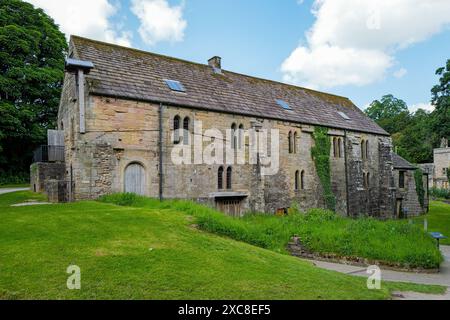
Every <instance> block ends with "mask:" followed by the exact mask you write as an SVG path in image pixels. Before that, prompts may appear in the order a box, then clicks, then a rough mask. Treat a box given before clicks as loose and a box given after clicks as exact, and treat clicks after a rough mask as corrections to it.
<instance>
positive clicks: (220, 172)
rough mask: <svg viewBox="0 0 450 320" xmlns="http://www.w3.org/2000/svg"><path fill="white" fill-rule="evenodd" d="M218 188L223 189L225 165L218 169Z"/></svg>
mask: <svg viewBox="0 0 450 320" xmlns="http://www.w3.org/2000/svg"><path fill="white" fill-rule="evenodd" d="M217 189H219V190H222V189H223V167H220V168H219V170H218V171H217Z"/></svg>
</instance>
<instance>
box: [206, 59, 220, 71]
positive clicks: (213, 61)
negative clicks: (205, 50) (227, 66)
mask: <svg viewBox="0 0 450 320" xmlns="http://www.w3.org/2000/svg"><path fill="white" fill-rule="evenodd" d="M208 64H209V66H210V67H212V68H213V69H214V70H215V71H216V70H217V71H220V70H222V58H221V57H218V56H215V57H212V58H211V59H209V60H208Z"/></svg>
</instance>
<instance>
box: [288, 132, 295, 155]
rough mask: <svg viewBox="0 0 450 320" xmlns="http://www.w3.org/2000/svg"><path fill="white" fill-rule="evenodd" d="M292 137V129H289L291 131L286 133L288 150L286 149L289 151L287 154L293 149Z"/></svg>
mask: <svg viewBox="0 0 450 320" xmlns="http://www.w3.org/2000/svg"><path fill="white" fill-rule="evenodd" d="M292 139H293V136H292V130H291V131H289V134H288V143H289V146H288V149H289V150H288V151H289V154H292V153H293V151H294V149H293V143H292Z"/></svg>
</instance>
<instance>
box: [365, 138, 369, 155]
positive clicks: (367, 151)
mask: <svg viewBox="0 0 450 320" xmlns="http://www.w3.org/2000/svg"><path fill="white" fill-rule="evenodd" d="M365 147H366V159H369V141H366V146H365Z"/></svg>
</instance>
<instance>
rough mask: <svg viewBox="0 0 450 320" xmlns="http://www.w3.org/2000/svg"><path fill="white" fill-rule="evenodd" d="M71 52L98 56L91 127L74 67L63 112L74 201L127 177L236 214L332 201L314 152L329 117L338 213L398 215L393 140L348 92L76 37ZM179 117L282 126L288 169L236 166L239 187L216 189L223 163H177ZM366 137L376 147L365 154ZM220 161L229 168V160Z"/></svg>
mask: <svg viewBox="0 0 450 320" xmlns="http://www.w3.org/2000/svg"><path fill="white" fill-rule="evenodd" d="M71 54H72V56H73V57H74V58H76V59H85V60H92V61H93V62H94V65H95V67H94V69H93V70H92V72H91V73H90V74H89V75H87V76H86V81H85V88H86V94H85V115H84V119H85V120H84V121H85V128H86V130H85V133H81V132H80V121H81V120H80V109H79V101H77V97H79V94H78V92H77V90H78V89H77V88H78V86H77V79H78V78H77V74H76V73H70V72H67V73H66V76H65V82H64V89H63V94H62V97H61V105H60V109H59V114H58V126H59V129H60V130H64V135H65V159H66V160H65V161H66V162H65V177H64V178H65V179H66V180H68V181H72V182H73V183H72V185H71V186H72V188H73V189H72V190H71V194H72V196H73V199H74V200H82V199H95V198H98V197H99V196H101V195H104V194H108V193H115V192H124V191H125V190H126V187H125V186H126V184H127V181H128V180H127V179H129V178H127V174H130V177H132V178H133V179H138V181H139V183H141V184H143V185H144V188H143V194H144V195H146V196H149V197H155V198H157V197H158V196H160V194H159V193H160V192H159V190H160V186H161V185H162V195H163V197H164V198H167V199H172V198H182V199H192V200H195V201H199V202H201V203H205V204H208V205H211V206H217V205H225V206H228V207H227V208H230V210H234V211H233V212H234V213H236V211H235V210H236V209H235V206H236V204H235V203H238V207H239V208H238V210H237V214H242V213H244V212H261V211H264V212H267V213H275V212H280V210H286V209H287V208H289V207H291V206H292V205H293V203H297V204H298V205H299V207H300V208H301V209H303V210H306V209H308V208H312V207H325V201H324V196H323V188H322V185H321V183H320V180H319V177H318V175H317V170H316V168H315V164H314V161H313V159H312V155H311V148H312V147H313V146H314V139H313V136H312V134H313V132H314V128H315V126H322V127H327V128H328V135H329V137H330V140H332V141H333V139H335V138H336V139H339V141H340V144H341V145H342V146H341V147H342V152H341V154H340V156H336V155H335V153H336V152H335V150H334V145H333V143H332V144H331V150H330V167H331V187H332V191H333V194H334V195H335V197H336V211H337V212H339V213H340V214H342V215H348V216H359V215H370V216H376V217H381V218H387V217H394V216H395V215H396V213H395V192H396V186H395V183H394V171H393V162H392V156H391V154H392V145H391V139H390V137H389V136H388V135H387V134H386V133H385V132H384V131H383V130H382V129H381V128H379V127H378V126H377V125H376V124H374V123H373V122H372V121H371V120H370V119H367V117H366V116H365V115H363V114H362V112H361V111H360V110H358V109H357V108H356V107H355V106H354V105H353V104H352V103H351V102H350V101H349V100H348V99H346V98H342V97H336V96H332V95H327V94H325V93H320V92H314V91H310V90H307V89H302V88H298V87H292V86H287V85H284V84H279V83H274V82H270V81H266V80H262V79H256V78H251V77H247V76H242V75H238V74H234V73H231V72H225V71H222V70H218V69H217V68H215V69H211V68H210V67H209V66H204V65H197V64H192V63H189V62H184V61H180V60H177V59H172V58H167V57H162V56H158V55H152V54H150V53H144V52H140V51H136V50H132V49H126V48H121V47H117V46H113V45H109V44H104V43H99V42H95V41H91V40H87V39H82V38H77V37H73V38H72V41H71ZM119 61H120V62H119ZM110 67H114V69H108V68H110ZM130 70H135V71H130ZM143 70H145V72H144V71H143ZM133 72H135V73H133ZM170 78H172V79H176V80H181V82H182V83H183V84H184V85H185V86H187V90H186V92H171V90H170V89H169V88H168V87H167V85H166V84H165V83H164V79H170ZM276 99H285V100H287V101H293V102H292V103H293V104H294V105H295V110H294V111H289V110H287V111H286V110H283V109H282V108H280V106H278V105H277V104H275V103H274V101H276ZM272 104H273V105H272ZM160 111H161V113H160ZM342 114H343V115H342ZM347 115H349V116H350V119H345V117H347ZM176 116H178V117H179V118H180V119H181V121H183V119H186V118H188V119H189V124H190V127H189V130H190V132H191V139H193V138H194V137H193V134H192V132H193V129H192V125H193V123H194V122H195V121H201V122H202V125H203V130H206V129H212V128H214V129H219V130H220V131H221V132H222V133H223V135H224V136H225V132H226V130H229V129H230V128H231V126H232V125H233V124H235V125H236V126H241V127H242V128H244V129H250V128H252V127H254V126H255V124H258V126H260V127H261V128H263V129H278V130H279V132H280V149H279V153H280V170H279V172H278V173H277V174H275V175H273V176H263V175H261V168H260V166H259V165H250V164H245V165H237V164H235V165H232V185H231V188H229V189H228V188H226V190H218V180H217V176H218V170H219V167H220V165H207V164H191V165H175V164H174V163H172V161H171V153H172V149H173V148H174V143H173V140H172V132H173V129H174V118H175V117H176ZM160 121H161V123H160ZM181 125H182V124H181ZM160 126H161V128H162V131H160V129H159V128H160ZM290 132H291V134H293V133H295V134H296V137H297V139H295V145H296V146H295V150H296V152H290V151H289V133H290ZM160 135H162V136H160ZM160 139H161V141H162V145H161V146H160V145H159V141H160ZM362 141H367V146H368V147H367V151H364V154H362V147H361V143H362ZM207 144H208V143H207V142H204V146H206V145H207ZM160 150H162V153H161V152H160ZM192 156H193V154H192ZM160 162H161V164H162V168H161V165H160ZM223 166H224V169H225V172H226V169H227V168H228V165H223ZM131 167H133V170H139V174H136V172H134V173H133V172H131V171H132V170H131V169H130V168H131ZM297 171H298V172H301V173H302V174H301V178H302V185H301V187H302V188H297V190H296V188H295V176H296V172H297ZM220 199H222V200H225V202H223V203H220V201H222V200H220ZM219 200H220V201H219Z"/></svg>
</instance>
